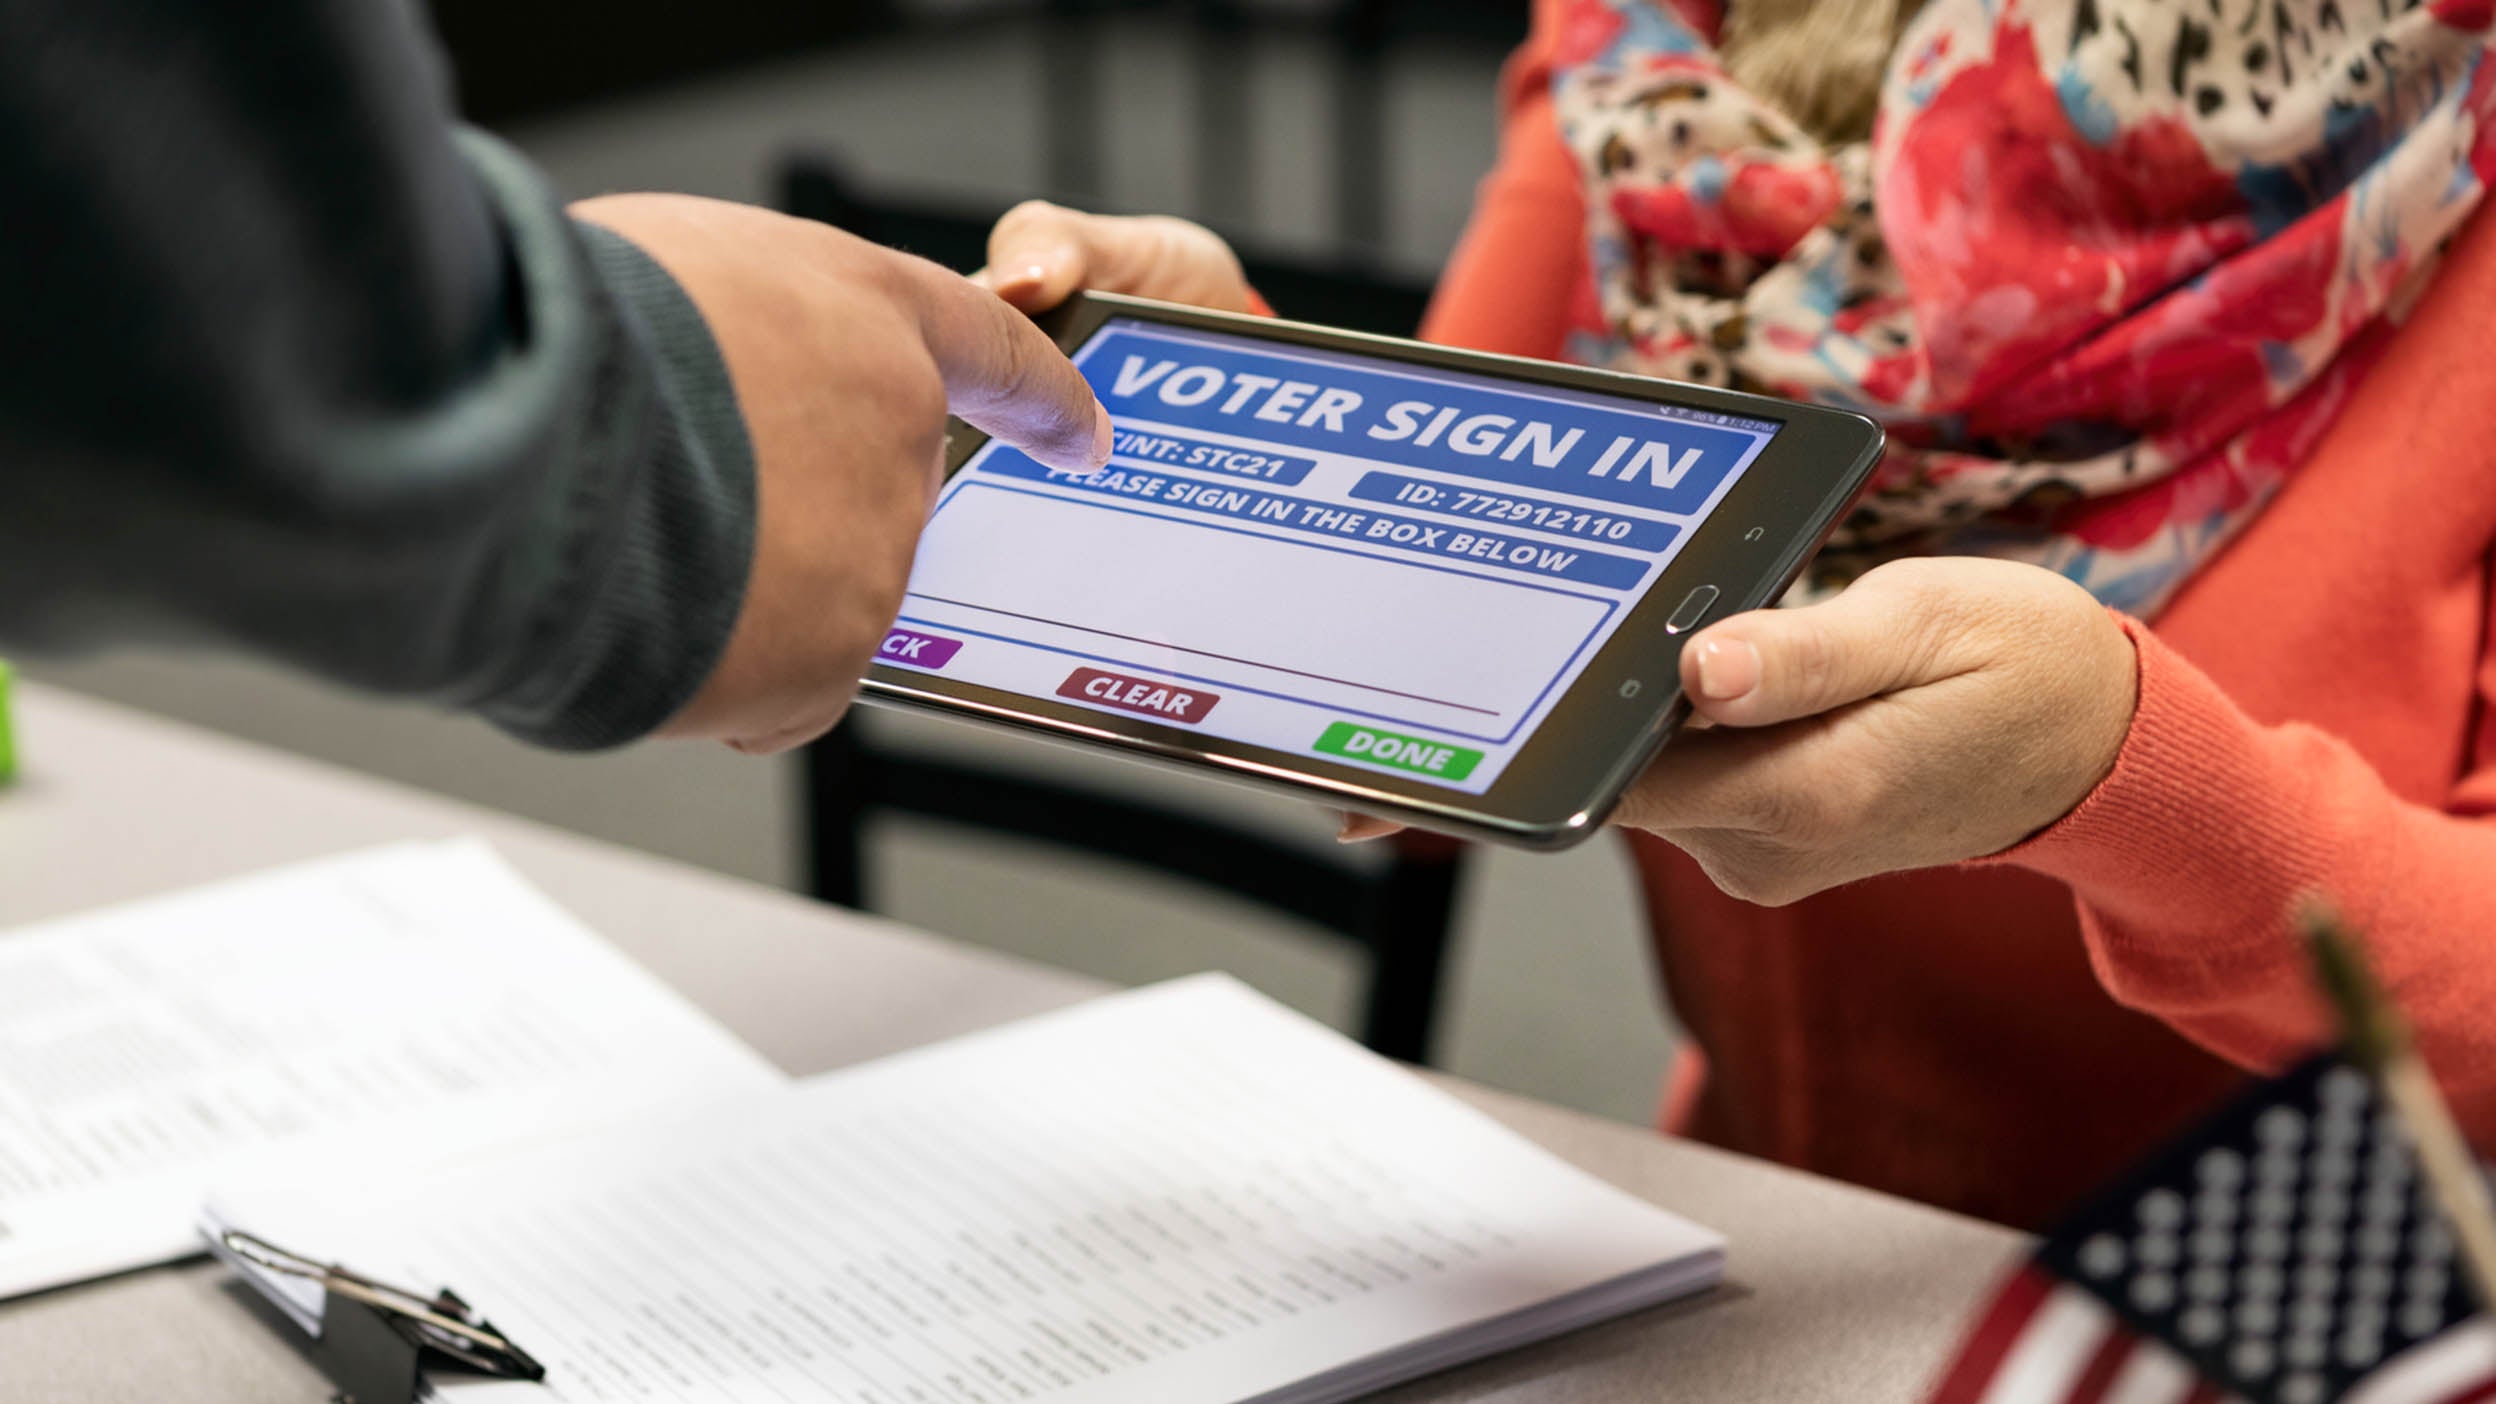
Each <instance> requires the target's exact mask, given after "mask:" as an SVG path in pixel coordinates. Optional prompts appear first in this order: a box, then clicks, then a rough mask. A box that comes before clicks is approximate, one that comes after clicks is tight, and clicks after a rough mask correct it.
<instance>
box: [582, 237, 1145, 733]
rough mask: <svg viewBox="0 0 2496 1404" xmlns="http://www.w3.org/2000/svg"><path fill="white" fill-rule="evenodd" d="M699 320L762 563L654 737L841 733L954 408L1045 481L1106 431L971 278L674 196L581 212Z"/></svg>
mask: <svg viewBox="0 0 2496 1404" xmlns="http://www.w3.org/2000/svg"><path fill="white" fill-rule="evenodd" d="M573 213H574V214H576V215H578V216H579V217H580V218H582V219H584V220H588V221H590V222H592V223H595V224H601V225H604V226H606V227H607V228H609V229H612V230H614V231H615V232H617V233H619V234H621V235H623V236H625V237H626V238H628V239H631V240H632V241H633V242H634V243H635V244H637V245H639V246H640V247H641V248H642V249H643V250H644V251H645V252H647V253H648V254H649V255H650V256H651V257H652V258H654V259H656V260H658V262H659V264H660V265H661V266H663V267H665V268H666V269H667V271H668V272H669V273H670V274H673V275H674V276H675V278H676V281H677V282H678V283H679V284H681V285H683V287H684V289H685V291H686V293H687V294H688V295H690V296H691V297H692V298H693V301H694V305H695V306H697V307H699V308H700V309H701V311H702V316H703V320H704V321H706V322H708V323H709V324H710V329H711V335H712V337H713V338H714V339H716V340H717V341H718V343H719V347H720V351H721V353H722V354H723V355H724V356H725V357H726V359H727V362H728V375H729V378H730V380H731V381H732V382H734V384H735V387H736V392H737V403H738V406H739V407H740V408H741V409H742V411H743V412H744V415H745V423H746V430H747V432H748V434H749V435H751V437H752V439H753V445H754V459H755V469H756V478H757V481H756V490H757V493H758V498H759V513H758V517H759V519H758V521H757V523H756V527H755V545H754V564H753V569H752V573H751V575H750V576H749V577H748V580H747V584H746V594H745V604H744V607H743V610H742V611H741V612H740V613H739V615H738V617H737V624H736V630H735V632H734V634H732V635H731V636H730V638H729V641H728V647H727V651H726V653H725V654H724V655H723V656H722V657H721V659H720V661H719V665H718V667H717V668H715V669H714V670H713V671H712V673H711V677H710V680H709V681H708V682H706V683H705V684H703V686H702V689H701V691H700V692H699V693H697V694H696V695H695V696H694V698H693V700H692V701H691V702H689V703H688V704H686V706H685V708H684V710H683V711H681V712H679V713H678V714H677V715H676V716H675V717H674V718H673V719H671V720H670V721H669V722H668V723H667V725H666V726H665V727H664V728H663V729H662V730H663V732H664V734H667V735H671V736H707V737H717V738H719V739H721V740H724V741H726V742H727V743H728V744H729V745H731V746H734V747H736V748H737V749H738V750H742V751H754V752H769V751H778V750H782V749H785V748H787V747H790V746H796V745H802V744H804V743H805V742H807V741H811V740H813V739H814V738H815V737H817V736H820V735H822V734H823V733H824V732H825V731H827V730H829V729H830V728H831V726H832V724H833V723H834V722H836V721H839V720H840V717H841V713H842V712H843V711H844V710H845V709H846V708H847V707H848V706H849V702H850V699H851V697H852V696H853V695H854V694H855V693H856V691H857V687H858V679H859V678H860V676H862V675H863V674H864V673H865V672H866V668H867V664H868V663H869V662H870V661H871V660H872V659H873V657H874V655H875V650H876V647H877V646H878V645H879V644H880V643H881V642H882V641H883V638H884V635H885V633H886V631H887V630H889V629H890V628H891V626H892V622H893V616H894V614H895V613H897V612H898V611H899V610H900V608H901V599H902V590H903V587H904V585H905V584H906V583H907V582H908V580H909V576H910V562H911V558H912V555H913V553H914V551H915V550H916V548H917V545H918V538H919V531H920V528H921V527H923V526H924V525H925V524H926V522H927V514H928V509H929V507H930V506H931V505H932V504H933V502H934V500H935V495H936V490H937V488H938V487H939V486H940V485H941V484H942V482H943V476H944V466H943V454H944V441H945V414H946V412H947V410H949V409H950V410H951V411H952V412H953V413H954V414H957V415H960V416H961V417H962V418H963V419H964V420H966V421H968V422H969V423H972V424H975V425H977V426H979V427H980V428H982V429H985V430H987V431H988V432H989V433H992V434H994V435H996V436H997V437H999V438H1001V439H1004V440H1007V441H1008V442H1010V443H1013V444H1015V445H1016V446H1018V447H1020V448H1022V449H1023V450H1025V451H1026V452H1028V453H1030V454H1031V456H1032V457H1034V458H1036V459H1038V460H1040V461H1041V462H1043V463H1046V464H1048V465H1049V466H1051V467H1053V468H1065V469H1072V470H1076V471H1080V472H1089V471H1091V470H1093V469H1096V468H1099V467H1100V466H1101V465H1102V464H1103V463H1104V462H1106V461H1107V460H1108V458H1109V442H1110V438H1109V436H1110V429H1109V416H1108V413H1107V412H1106V411H1104V410H1103V409H1102V408H1101V405H1100V401H1099V400H1097V399H1095V398H1094V397H1093V394H1092V390H1091V387H1090V386H1088V385H1086V384H1085V383H1084V380H1083V377H1082V375H1081V373H1080V372H1078V371H1077V370H1076V369H1075V368H1074V366H1073V365H1072V364H1070V363H1069V362H1068V361H1067V360H1066V357H1065V356H1064V355H1063V354H1062V353H1061V352H1060V351H1059V350H1058V349H1057V347H1056V346H1055V345H1053V344H1052V343H1051V342H1050V341H1049V339H1048V338H1047V337H1046V336H1044V335H1042V334H1041V332H1040V331H1039V330H1038V329H1037V328H1035V327H1033V326H1032V325H1031V323H1029V322H1028V321H1026V320H1024V319H1023V318H1022V317H1021V316H1019V315H1017V314H1015V313H1014V312H1013V311H1011V310H1010V309H1008V308H1007V307H1006V306H1005V305H1004V304H1002V303H1000V302H999V301H998V300H997V299H995V298H994V297H991V296H990V295H989V294H987V293H986V292H983V291H981V290H980V289H979V288H977V287H975V286H973V285H972V284H971V283H970V282H968V281H967V280H965V279H963V278H960V277H958V276H956V275H954V274H952V273H949V272H947V271H945V270H944V269H942V268H939V267H937V266H936V265H935V264H932V263H929V262H927V261H925V260H923V259H916V258H911V257H909V256H907V255H904V254H899V253H895V252H893V251H892V250H890V249H884V248H879V247H877V246H875V245H873V244H869V243H866V242H865V241H863V240H860V239H857V238H853V237H852V236H850V235H847V234H843V233H841V232H840V231H838V230H835V229H832V228H830V227H828V226H825V225H821V224H816V223H812V222H810V221H806V220H799V219H792V218H789V217H788V216H785V215H779V214H774V213H772V212H770V211H768V210H762V209H757V208H754V207H752V206H749V205H737V204H729V203H726V202H724V201H718V200H702V199H695V198H693V197H691V196H682V195H615V196H608V197H605V198H603V199H597V200H589V201H584V202H582V203H581V204H579V205H576V206H574V207H573Z"/></svg>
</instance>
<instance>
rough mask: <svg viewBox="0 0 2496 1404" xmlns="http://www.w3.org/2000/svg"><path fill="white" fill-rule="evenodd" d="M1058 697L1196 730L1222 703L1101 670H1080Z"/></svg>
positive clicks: (1216, 697) (1176, 686) (1179, 687)
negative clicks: (1157, 718) (1215, 706)
mask: <svg viewBox="0 0 2496 1404" xmlns="http://www.w3.org/2000/svg"><path fill="white" fill-rule="evenodd" d="M1057 695H1058V696H1060V697H1071V698H1073V699H1074V700H1076V701H1077V702H1090V703H1092V704H1093V705H1095V706H1100V707H1115V708H1117V709H1118V710H1119V711H1122V712H1135V713H1138V714H1140V715H1143V716H1148V717H1159V718H1161V719H1162V720H1163V721H1174V722H1179V723H1181V724H1183V725H1186V726H1194V725H1195V724H1196V723H1198V722H1200V721H1203V720H1204V719H1205V714H1206V713H1208V712H1210V711H1212V710H1213V704H1214V703H1216V702H1219V701H1221V700H1222V697H1221V694H1219V693H1214V692H1207V691H1205V690H1204V689H1203V688H1198V687H1189V686H1188V685H1187V684H1185V683H1173V682H1157V681H1155V680H1153V679H1151V678H1131V677H1128V676H1127V675H1126V674H1124V673H1104V672H1102V671H1101V670H1100V669H1098V668H1077V669H1076V670H1075V671H1074V672H1073V673H1071V674H1069V675H1068V676H1067V678H1066V681H1064V682H1062V683H1059V684H1058V685H1057Z"/></svg>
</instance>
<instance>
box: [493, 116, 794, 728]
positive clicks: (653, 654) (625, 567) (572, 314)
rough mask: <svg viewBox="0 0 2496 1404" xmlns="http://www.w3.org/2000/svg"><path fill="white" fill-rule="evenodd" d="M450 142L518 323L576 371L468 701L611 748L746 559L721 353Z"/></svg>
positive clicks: (643, 272)
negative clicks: (508, 275) (523, 596)
mask: <svg viewBox="0 0 2496 1404" xmlns="http://www.w3.org/2000/svg"><path fill="white" fill-rule="evenodd" d="M465 145H466V147H467V150H468V154H469V156H470V159H471V162H472V164H473V165H474V166H475V168H476V170H477V171H478V173H479V175H480V176H481V177H482V178H483V180H484V182H485V184H486V186H487V188H488V190H489V191H490V192H491V193H492V194H493V195H494V196H495V198H496V200H497V202H498V204H499V205H500V206H501V207H502V216H503V222H504V225H505V229H506V238H507V241H508V244H509V247H510V250H511V256H512V258H513V260H514V262H515V264H517V265H518V274H517V276H518V277H519V279H520V283H521V286H522V288H523V289H524V290H525V291H526V294H527V296H528V298H529V306H528V308H527V312H528V315H529V325H530V326H531V328H532V330H533V333H534V334H535V335H536V336H537V337H538V338H539V339H540V340H542V341H546V342H550V343H551V342H555V341H558V340H561V341H563V342H564V343H565V344H564V345H563V346H561V347H556V346H552V345H549V346H548V347H547V348H546V354H547V355H549V356H550V357H553V356H555V355H556V353H557V352H558V351H560V352H562V353H563V359H564V360H565V364H566V365H567V366H569V367H576V369H573V370H572V371H571V373H570V376H569V379H568V381H567V384H566V393H565V399H564V402H563V404H562V405H561V406H560V407H559V408H558V410H557V411H556V412H555V413H554V414H553V416H552V418H553V420H554V422H555V424H556V426H557V427H556V429H555V431H554V432H553V433H552V434H551V435H550V442H549V444H548V445H547V447H546V449H545V452H546V453H547V454H548V455H549V457H550V459H551V463H550V465H549V468H548V472H547V478H548V481H549V482H550V483H551V484H552V485H553V486H552V490H551V494H550V499H549V501H548V503H547V504H546V506H545V508H544V519H543V521H542V522H541V523H540V524H538V525H536V526H535V527H534V529H533V531H532V533H531V537H530V542H529V548H530V549H532V550H536V551H539V552H543V553H545V554H546V556H547V558H548V563H549V567H550V568H549V569H545V570H542V571H541V572H540V574H541V575H542V576H543V577H544V580H545V583H544V585H543V586H542V587H541V588H539V589H537V590H536V591H534V592H532V594H531V595H530V597H529V598H528V600H527V608H528V613H529V618H528V623H527V626H526V628H525V630H523V631H521V641H520V644H519V646H518V647H517V648H515V649H514V650H513V651H512V656H511V657H510V658H509V659H508V661H507V662H506V664H505V666H504V667H503V668H501V669H500V670H499V679H498V685H497V686H495V687H493V688H492V689H491V690H490V691H488V692H486V693H485V694H484V695H482V696H479V697H477V698H476V699H474V702H473V705H474V706H475V707H476V710H477V711H478V712H479V713H481V714H482V715H483V716H485V717H486V718H487V719H488V720H490V721H492V722H493V723H494V724H495V725H497V726H500V727H501V728H503V729H504V730H505V731H508V732H510V733H512V734H513V735H515V736H518V737H520V738H521V739H523V740H526V741H530V742H533V743H535V744H537V745H541V746H547V747H552V748H555V749H558V750H571V751H585V750H596V749H600V748H603V747H608V746H616V745H621V744H623V743H624V742H627V741H631V740H634V739H636V738H638V737H640V736H642V735H644V734H646V733H647V732H649V731H651V730H653V729H654V728H656V727H657V726H659V725H660V724H661V723H662V722H664V721H666V720H667V719H668V718H669V717H671V716H674V715H675V714H676V713H677V712H678V711H680V710H682V709H683V707H684V705H685V704H686V702H688V701H690V700H691V699H692V697H693V695H694V693H695V692H696V691H697V690H699V689H700V687H701V685H702V683H703V681H704V680H705V679H707V678H708V677H709V676H710V673H711V670H712V668H713V667H715V666H716V665H717V664H718V661H719V657H720V655H721V653H722V652H723V651H724V650H725V649H726V648H727V644H728V637H729V634H730V633H731V631H732V630H733V629H734V628H735V625H736V620H737V616H738V613H739V611H740V610H741V608H742V607H743V603H744V596H745V588H746V576H747V574H748V572H749V571H750V570H751V568H752V565H753V554H754V534H755V521H754V516H755V511H756V488H755V467H754V454H753V448H752V446H751V443H750V441H749V440H748V437H747V435H746V431H745V420H744V417H743V415H742V414H741V413H740V411H739V409H738V407H737V401H736V392H735V389H734V387H733V385H732V384H731V382H730V380H729V376H728V367H727V363H726V361H725V359H724V358H723V357H722V356H721V354H720V351H719V347H718V344H717V343H716V342H715V341H714V340H713V339H712V337H711V333H710V328H709V327H708V325H707V324H706V323H704V321H703V320H702V314H701V311H700V310H699V309H698V308H696V307H695V306H694V304H693V299H692V298H691V297H690V296H688V295H687V294H686V293H685V291H684V289H683V288H682V287H680V286H679V285H678V284H677V282H676V280H675V279H674V278H673V277H671V276H670V275H669V274H668V272H667V270H666V269H664V268H662V267H660V266H659V264H658V263H657V262H656V261H655V260H653V259H652V258H651V257H650V256H649V255H648V254H647V253H644V252H643V251H642V250H641V249H640V248H639V247H638V246H636V245H635V244H633V243H632V242H631V241H629V240H627V239H625V238H624V237H622V236H621V235H618V234H616V233H614V232H613V231H610V230H607V229H603V228H600V227H598V226H595V225H589V224H584V223H581V222H580V221H577V220H574V219H571V218H569V217H568V216H567V215H566V214H565V212H564V211H563V209H562V207H561V206H560V205H559V204H557V203H556V202H555V201H554V199H553V198H552V196H551V194H550V193H548V192H546V191H545V190H544V188H543V186H542V184H541V183H539V182H538V180H537V179H536V176H535V173H534V172H532V171H530V170H529V169H528V167H527V166H526V165H525V163H523V162H521V161H520V159H519V158H518V157H517V155H515V154H513V153H511V152H510V151H508V150H507V149H505V148H503V147H501V146H500V145H499V144H498V143H495V142H493V141H492V140H490V139H488V138H484V137H481V136H476V135H474V134H470V135H469V136H468V137H467V139H466V142H465Z"/></svg>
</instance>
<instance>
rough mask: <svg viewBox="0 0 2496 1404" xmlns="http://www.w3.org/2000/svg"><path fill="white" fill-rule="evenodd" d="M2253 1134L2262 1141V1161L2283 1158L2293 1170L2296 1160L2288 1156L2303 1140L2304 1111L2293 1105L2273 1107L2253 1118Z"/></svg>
mask: <svg viewBox="0 0 2496 1404" xmlns="http://www.w3.org/2000/svg"><path fill="white" fill-rule="evenodd" d="M2253 1134H2254V1137H2255V1139H2257V1140H2259V1141H2261V1143H2262V1152H2263V1153H2262V1159H2263V1160H2264V1161H2266V1162H2268V1161H2273V1160H2285V1161H2286V1162H2287V1165H2288V1168H2289V1169H2290V1170H2292V1171H2293V1170H2294V1169H2295V1168H2296V1161H2295V1160H2293V1159H2290V1158H2289V1156H2290V1155H2291V1154H2293V1153H2294V1152H2295V1150H2296V1149H2297V1147H2298V1146H2299V1145H2300V1144H2302V1143H2303V1142H2304V1140H2305V1113H2303V1112H2300V1111H2298V1110H2297V1109H2296V1108H2295V1107H2273V1108H2271V1109H2270V1110H2268V1111H2266V1112H2264V1113H2262V1115H2261V1116H2260V1117H2258V1118H2256V1119H2255V1121H2254V1123H2253Z"/></svg>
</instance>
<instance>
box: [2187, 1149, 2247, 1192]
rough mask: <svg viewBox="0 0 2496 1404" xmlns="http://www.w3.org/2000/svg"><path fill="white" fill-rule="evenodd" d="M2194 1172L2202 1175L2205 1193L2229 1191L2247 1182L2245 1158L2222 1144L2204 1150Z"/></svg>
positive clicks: (2199, 1175) (2194, 1167)
mask: <svg viewBox="0 0 2496 1404" xmlns="http://www.w3.org/2000/svg"><path fill="white" fill-rule="evenodd" d="M2193 1173H2194V1174H2195V1175H2196V1176H2198V1177H2200V1180H2201V1185H2202V1189H2203V1191H2204V1192H2205V1193H2209V1192H2217V1193H2222V1194H2224V1193H2227V1192H2229V1191H2232V1190H2234V1189H2236V1188H2237V1187H2238V1186H2240V1185H2242V1184H2244V1182H2245V1158H2244V1157H2243V1156H2241V1155H2238V1154H2237V1153H2236V1152H2234V1151H2232V1150H2229V1149H2227V1148H2226V1147H2225V1146H2221V1147H2219V1148H2217V1149H2215V1150H2207V1151H2203V1152H2202V1154H2201V1159H2200V1160H2199V1161H2197V1162H2195V1163H2194V1166H2193Z"/></svg>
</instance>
